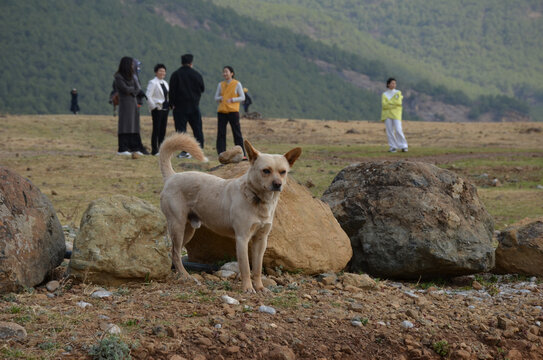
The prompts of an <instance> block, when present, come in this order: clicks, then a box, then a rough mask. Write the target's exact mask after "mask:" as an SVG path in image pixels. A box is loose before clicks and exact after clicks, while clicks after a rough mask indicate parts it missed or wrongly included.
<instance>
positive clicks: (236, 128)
mask: <svg viewBox="0 0 543 360" xmlns="http://www.w3.org/2000/svg"><path fill="white" fill-rule="evenodd" d="M234 75H235V74H234V69H233V68H232V67H231V66H225V67H224V68H223V70H222V76H223V77H224V81H221V82H220V83H219V86H218V87H217V91H216V92H215V101H217V102H218V103H219V108H218V109H217V119H218V123H217V153H218V154H220V153H222V152H223V151H225V150H226V125H227V124H228V123H230V127H231V128H232V134H233V135H234V144H236V145H239V146H241V148H242V149H243V155H245V149H244V148H243V136H242V135H241V127H240V124H239V104H240V103H241V102H243V101H244V100H245V93H244V92H243V86H242V85H241V83H240V82H239V81H237V80H236V79H234Z"/></svg>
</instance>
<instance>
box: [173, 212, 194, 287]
mask: <svg viewBox="0 0 543 360" xmlns="http://www.w3.org/2000/svg"><path fill="white" fill-rule="evenodd" d="M185 227H186V224H185V222H184V221H183V220H181V221H179V220H175V221H169V222H168V231H169V233H170V237H171V239H172V262H173V265H174V266H175V269H176V270H177V272H178V273H179V274H180V275H181V277H183V278H185V279H190V277H191V276H190V275H189V273H188V272H187V270H186V269H185V267H184V266H183V261H182V256H183V254H182V251H183V244H184V238H185V236H184V235H185V230H186V229H185Z"/></svg>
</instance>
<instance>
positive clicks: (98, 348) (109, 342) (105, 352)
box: [89, 336, 132, 360]
mask: <svg viewBox="0 0 543 360" xmlns="http://www.w3.org/2000/svg"><path fill="white" fill-rule="evenodd" d="M89 354H90V355H91V356H92V358H93V359H96V360H125V359H132V357H131V356H130V348H129V347H128V345H127V344H125V343H124V342H123V341H122V340H121V339H120V338H119V337H117V336H109V337H107V338H105V339H102V340H100V342H99V343H98V344H97V345H93V346H92V347H91V349H90V351H89Z"/></svg>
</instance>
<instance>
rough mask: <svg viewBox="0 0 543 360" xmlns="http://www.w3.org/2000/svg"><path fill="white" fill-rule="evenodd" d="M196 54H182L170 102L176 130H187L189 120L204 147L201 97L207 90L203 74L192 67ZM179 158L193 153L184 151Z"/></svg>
mask: <svg viewBox="0 0 543 360" xmlns="http://www.w3.org/2000/svg"><path fill="white" fill-rule="evenodd" d="M193 60H194V56H193V55H192V54H185V55H183V56H181V67H180V68H179V69H177V70H176V71H174V73H173V74H172V76H171V77H170V104H171V107H172V108H173V120H174V123H175V131H177V132H181V133H184V132H187V122H188V123H189V125H190V127H191V128H192V132H193V134H194V137H195V138H196V140H197V141H198V142H199V143H200V147H201V148H202V149H203V148H204V132H203V129H202V114H201V113H200V97H201V96H202V93H203V92H204V91H205V86H204V79H203V78H202V75H200V73H199V72H198V71H196V70H194V69H193V68H192V63H193ZM177 157H178V158H190V157H191V155H190V154H189V153H187V152H184V151H182V152H181V153H179V155H177Z"/></svg>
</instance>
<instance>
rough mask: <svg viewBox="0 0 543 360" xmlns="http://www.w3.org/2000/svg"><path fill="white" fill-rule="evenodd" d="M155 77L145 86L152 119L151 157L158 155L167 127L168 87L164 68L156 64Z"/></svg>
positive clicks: (168, 109)
mask: <svg viewBox="0 0 543 360" xmlns="http://www.w3.org/2000/svg"><path fill="white" fill-rule="evenodd" d="M154 71H155V77H154V79H152V80H150V81H149V84H148V85H147V92H146V95H147V105H149V111H151V118H152V119H153V132H152V134H151V155H158V149H159V148H160V144H162V142H163V141H164V136H166V127H167V125H168V113H169V111H170V104H169V102H168V99H169V97H168V95H169V94H168V93H169V86H168V83H167V82H166V80H164V78H165V77H166V66H164V64H156V65H155V68H154Z"/></svg>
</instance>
